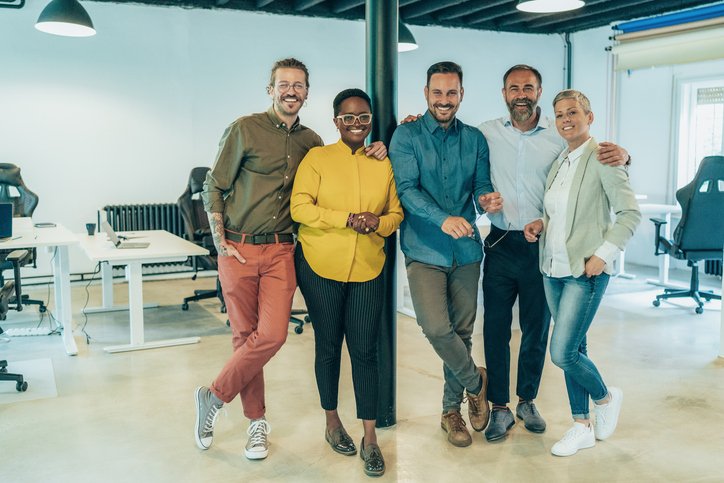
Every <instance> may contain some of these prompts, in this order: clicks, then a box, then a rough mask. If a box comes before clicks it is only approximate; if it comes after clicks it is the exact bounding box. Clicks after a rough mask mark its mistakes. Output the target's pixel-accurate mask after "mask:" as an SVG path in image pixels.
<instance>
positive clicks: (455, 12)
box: [434, 0, 510, 21]
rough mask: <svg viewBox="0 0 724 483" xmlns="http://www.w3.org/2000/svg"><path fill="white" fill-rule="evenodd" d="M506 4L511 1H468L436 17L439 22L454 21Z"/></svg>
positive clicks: (447, 9)
mask: <svg viewBox="0 0 724 483" xmlns="http://www.w3.org/2000/svg"><path fill="white" fill-rule="evenodd" d="M506 3H510V0H492V1H489V2H475V1H468V2H465V3H463V4H461V5H456V6H454V7H450V8H446V9H445V10H443V11H442V12H439V13H438V14H437V15H434V17H435V19H436V20H437V21H442V20H452V19H456V18H460V17H464V16H465V15H471V14H474V13H476V12H480V11H481V10H486V9H489V8H492V7H497V6H499V5H505V4H506Z"/></svg>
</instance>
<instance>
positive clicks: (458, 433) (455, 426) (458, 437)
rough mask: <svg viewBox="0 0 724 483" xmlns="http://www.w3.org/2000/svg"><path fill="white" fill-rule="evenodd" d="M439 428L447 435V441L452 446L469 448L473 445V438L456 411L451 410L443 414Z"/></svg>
mask: <svg viewBox="0 0 724 483" xmlns="http://www.w3.org/2000/svg"><path fill="white" fill-rule="evenodd" d="M440 426H441V427H442V429H444V430H445V432H446V433H447V440H448V441H449V442H450V444H452V445H453V446H461V447H462V446H470V445H471V444H472V443H473V438H472V437H471V436H470V432H469V431H468V428H466V427H465V421H464V420H463V417H462V415H461V414H460V411H458V410H457V409H451V410H450V411H448V412H447V414H443V415H442V420H441V421H440Z"/></svg>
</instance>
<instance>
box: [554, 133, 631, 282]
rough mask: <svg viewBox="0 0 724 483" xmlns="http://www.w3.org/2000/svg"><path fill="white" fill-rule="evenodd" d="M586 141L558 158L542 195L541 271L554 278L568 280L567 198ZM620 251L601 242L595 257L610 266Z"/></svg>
mask: <svg viewBox="0 0 724 483" xmlns="http://www.w3.org/2000/svg"><path fill="white" fill-rule="evenodd" d="M591 139H592V138H589V139H588V140H587V141H586V142H584V143H583V144H582V145H581V146H579V147H578V148H576V149H575V150H574V151H573V152H571V153H569V152H568V149H567V148H566V149H565V150H564V151H563V152H562V153H561V155H560V156H559V157H558V165H559V166H560V169H559V170H558V173H557V174H556V177H555V179H554V180H553V183H552V184H551V186H550V188H549V189H548V191H547V192H546V194H545V197H544V199H543V203H544V205H545V209H546V212H547V213H548V216H549V220H548V226H547V227H546V239H545V247H543V271H544V272H545V274H546V275H548V276H549V277H553V278H562V277H570V276H572V273H571V262H570V260H569V259H568V251H567V250H566V218H567V216H568V197H569V195H570V192H571V185H572V183H573V178H574V176H575V175H576V169H577V168H578V164H579V161H580V160H581V156H583V151H585V149H586V146H588V144H589V143H590V142H591ZM619 251H620V250H619V249H618V247H617V246H616V245H614V244H613V243H611V242H608V241H604V242H603V245H601V246H600V247H599V248H598V249H597V250H596V252H595V253H594V255H596V256H597V257H599V258H600V259H601V260H603V261H604V262H606V264H607V265H610V264H611V263H613V261H614V260H615V259H616V256H617V255H618V252H619Z"/></svg>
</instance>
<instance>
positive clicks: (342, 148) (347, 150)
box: [336, 138, 366, 156]
mask: <svg viewBox="0 0 724 483" xmlns="http://www.w3.org/2000/svg"><path fill="white" fill-rule="evenodd" d="M336 144H337V148H338V149H339V150H340V151H342V152H344V154H346V155H348V156H352V150H351V149H350V148H349V146H347V145H346V144H345V143H344V141H342V139H341V138H340V140H339V141H337V143H336ZM358 155H362V156H366V155H365V146H364V145H362V147H361V148H359V149H358V150H357V151H355V152H354V156H358Z"/></svg>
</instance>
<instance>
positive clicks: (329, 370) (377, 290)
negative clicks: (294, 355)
mask: <svg viewBox="0 0 724 483" xmlns="http://www.w3.org/2000/svg"><path fill="white" fill-rule="evenodd" d="M294 258H295V259H294V262H295V263H294V264H295V267H296V272H297V283H298V284H299V288H300V289H301V291H302V295H303V296H304V300H305V301H306V303H307V310H308V311H309V317H310V318H311V319H312V324H313V325H314V348H315V349H314V351H315V359H314V372H315V374H316V376H317V388H318V390H319V397H320V399H321V402H322V408H323V409H325V410H327V411H332V410H335V409H337V400H338V393H339V372H340V360H341V354H342V340H343V339H346V340H347V350H348V351H349V355H350V359H351V361H352V383H353V385H354V397H355V401H356V403H357V418H359V419H366V420H375V419H377V393H378V384H379V383H378V374H377V335H378V332H379V324H380V315H381V312H382V295H383V294H382V288H383V287H382V277H381V276H378V277H376V278H374V279H372V280H370V281H368V282H337V281H336V280H330V279H328V278H324V277H320V276H319V275H317V274H316V273H315V272H314V270H312V267H310V266H309V264H308V263H307V260H306V259H305V258H304V254H303V253H302V245H301V243H297V249H296V253H295V257H294Z"/></svg>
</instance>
